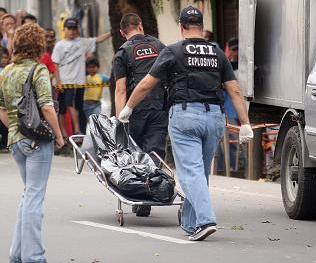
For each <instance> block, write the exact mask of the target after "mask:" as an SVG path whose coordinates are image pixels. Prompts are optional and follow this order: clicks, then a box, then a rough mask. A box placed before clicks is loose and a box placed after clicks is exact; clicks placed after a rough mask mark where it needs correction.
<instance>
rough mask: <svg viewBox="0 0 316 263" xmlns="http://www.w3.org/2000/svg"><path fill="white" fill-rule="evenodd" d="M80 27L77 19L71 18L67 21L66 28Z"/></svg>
mask: <svg viewBox="0 0 316 263" xmlns="http://www.w3.org/2000/svg"><path fill="white" fill-rule="evenodd" d="M78 26H79V23H78V19H77V18H73V17H70V18H67V19H66V20H65V23H64V27H67V28H77V27H78Z"/></svg>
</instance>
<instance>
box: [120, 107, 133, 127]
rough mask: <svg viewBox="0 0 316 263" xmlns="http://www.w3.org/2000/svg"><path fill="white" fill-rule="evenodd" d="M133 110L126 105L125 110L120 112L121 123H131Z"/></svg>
mask: <svg viewBox="0 0 316 263" xmlns="http://www.w3.org/2000/svg"><path fill="white" fill-rule="evenodd" d="M132 112H133V109H132V108H130V107H128V106H127V105H125V107H124V109H123V110H122V111H121V112H120V115H119V117H118V119H119V121H120V122H123V123H127V122H129V120H128V119H129V117H130V116H131V115H132Z"/></svg>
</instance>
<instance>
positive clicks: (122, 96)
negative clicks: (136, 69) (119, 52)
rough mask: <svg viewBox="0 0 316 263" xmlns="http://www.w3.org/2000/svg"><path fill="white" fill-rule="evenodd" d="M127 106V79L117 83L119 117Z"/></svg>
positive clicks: (116, 101) (116, 102) (116, 93)
mask: <svg viewBox="0 0 316 263" xmlns="http://www.w3.org/2000/svg"><path fill="white" fill-rule="evenodd" d="M125 104H126V78H120V79H118V80H117V81H116V82H115V110H116V117H118V116H119V114H120V112H121V111H122V110H123V108H124V106H125Z"/></svg>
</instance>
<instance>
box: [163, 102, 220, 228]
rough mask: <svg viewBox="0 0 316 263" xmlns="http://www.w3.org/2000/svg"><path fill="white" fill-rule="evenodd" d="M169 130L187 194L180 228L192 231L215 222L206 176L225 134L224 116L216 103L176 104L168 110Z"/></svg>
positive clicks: (183, 187) (177, 167) (176, 161)
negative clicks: (184, 105)
mask: <svg viewBox="0 0 316 263" xmlns="http://www.w3.org/2000/svg"><path fill="white" fill-rule="evenodd" d="M168 129H169V136H170V140H171V144H172V150H173V155H174V159H175V165H176V173H177V177H178V179H179V182H180V185H181V188H182V189H183V191H184V193H185V195H186V198H185V200H184V204H183V210H182V218H181V227H182V228H183V229H184V230H185V231H186V232H188V233H190V234H191V233H193V232H194V231H195V230H196V228H197V227H200V226H203V225H207V224H213V225H216V218H215V213H214V210H213V206H212V203H211V199H210V194H209V188H208V177H209V174H210V167H211V161H212V159H213V157H214V154H215V151H216V149H217V146H218V143H219V141H220V139H221V138H222V137H223V134H224V129H225V115H224V114H223V113H222V111H221V108H220V106H218V105H212V104H209V105H208V107H207V106H206V105H204V104H203V103H187V104H186V108H185V107H183V106H182V104H176V105H174V106H172V107H171V109H170V111H169V128H168Z"/></svg>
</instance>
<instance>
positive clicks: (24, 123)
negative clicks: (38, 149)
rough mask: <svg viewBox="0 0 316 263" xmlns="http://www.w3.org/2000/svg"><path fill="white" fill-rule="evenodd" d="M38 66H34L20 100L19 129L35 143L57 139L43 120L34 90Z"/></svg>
mask: <svg viewBox="0 0 316 263" xmlns="http://www.w3.org/2000/svg"><path fill="white" fill-rule="evenodd" d="M36 66H37V64H36V65H34V66H33V67H32V69H31V71H30V73H29V75H28V77H27V79H26V81H25V83H24V84H23V87H22V97H21V98H20V99H19V100H18V103H17V109H18V127H19V131H20V133H21V134H22V135H24V136H25V137H26V138H28V139H31V140H35V141H52V140H54V139H55V135H54V133H53V130H52V129H51V127H50V126H49V124H48V123H47V121H45V120H44V119H43V116H42V114H41V111H40V109H39V107H38V105H37V101H36V94H35V92H34V89H33V84H32V82H33V75H34V71H35V68H36Z"/></svg>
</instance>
